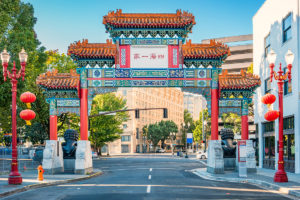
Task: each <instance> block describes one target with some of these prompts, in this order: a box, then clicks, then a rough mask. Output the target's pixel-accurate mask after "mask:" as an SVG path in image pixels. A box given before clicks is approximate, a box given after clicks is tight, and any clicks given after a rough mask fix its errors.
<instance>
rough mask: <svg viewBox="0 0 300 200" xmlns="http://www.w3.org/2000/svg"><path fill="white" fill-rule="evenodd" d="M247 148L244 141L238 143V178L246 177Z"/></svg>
mask: <svg viewBox="0 0 300 200" xmlns="http://www.w3.org/2000/svg"><path fill="white" fill-rule="evenodd" d="M246 158H247V148H246V141H245V140H241V141H238V160H239V177H247V165H246Z"/></svg>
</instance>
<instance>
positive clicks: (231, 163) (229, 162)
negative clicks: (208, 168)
mask: <svg viewBox="0 0 300 200" xmlns="http://www.w3.org/2000/svg"><path fill="white" fill-rule="evenodd" d="M235 161H236V159H235V158H224V170H225V171H235V168H236V163H235Z"/></svg>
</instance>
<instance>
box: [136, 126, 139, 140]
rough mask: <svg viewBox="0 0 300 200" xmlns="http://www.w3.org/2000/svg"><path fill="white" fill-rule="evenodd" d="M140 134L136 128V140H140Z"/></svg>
mask: <svg viewBox="0 0 300 200" xmlns="http://www.w3.org/2000/svg"><path fill="white" fill-rule="evenodd" d="M139 135H140V133H139V128H136V139H139V138H140V136H139Z"/></svg>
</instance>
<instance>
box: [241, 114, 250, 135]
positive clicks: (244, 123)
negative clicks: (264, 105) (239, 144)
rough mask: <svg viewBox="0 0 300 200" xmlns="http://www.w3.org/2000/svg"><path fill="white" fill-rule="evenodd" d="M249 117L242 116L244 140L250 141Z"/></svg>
mask: <svg viewBox="0 0 300 200" xmlns="http://www.w3.org/2000/svg"><path fill="white" fill-rule="evenodd" d="M248 130H249V128H248V115H243V116H242V140H249V132H248Z"/></svg>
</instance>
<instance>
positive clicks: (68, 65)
mask: <svg viewBox="0 0 300 200" xmlns="http://www.w3.org/2000/svg"><path fill="white" fill-rule="evenodd" d="M46 53H47V55H48V59H47V62H46V64H47V66H48V68H49V69H57V70H58V72H59V73H69V72H70V70H71V69H76V68H77V65H76V63H74V61H73V60H72V58H71V57H70V56H68V55H66V54H64V53H62V54H60V53H59V52H58V50H50V51H47V52H46Z"/></svg>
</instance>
